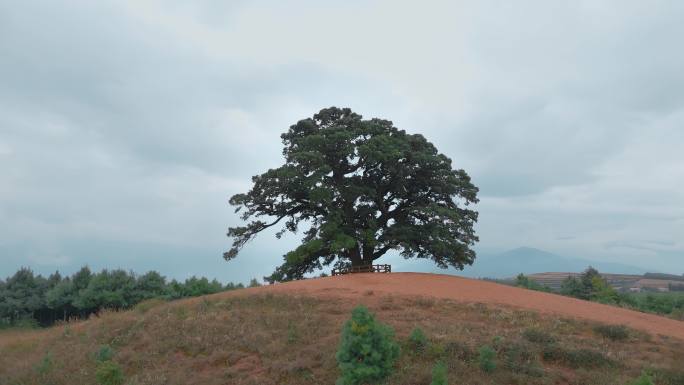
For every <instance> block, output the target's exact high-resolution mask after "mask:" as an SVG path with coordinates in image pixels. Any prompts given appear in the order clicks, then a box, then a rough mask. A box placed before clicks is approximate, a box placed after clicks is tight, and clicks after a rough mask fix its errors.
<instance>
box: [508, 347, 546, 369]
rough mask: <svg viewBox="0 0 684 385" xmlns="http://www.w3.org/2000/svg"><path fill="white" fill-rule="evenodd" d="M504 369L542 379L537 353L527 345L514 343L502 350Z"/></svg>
mask: <svg viewBox="0 0 684 385" xmlns="http://www.w3.org/2000/svg"><path fill="white" fill-rule="evenodd" d="M504 354H505V361H504V367H505V368H506V369H508V370H509V371H511V372H514V373H522V374H525V375H528V376H531V377H542V376H543V375H544V369H543V368H542V367H541V366H540V365H539V363H538V358H537V356H538V353H537V351H536V350H535V349H534V346H532V345H530V344H529V343H514V344H511V345H509V346H506V347H505V349H504Z"/></svg>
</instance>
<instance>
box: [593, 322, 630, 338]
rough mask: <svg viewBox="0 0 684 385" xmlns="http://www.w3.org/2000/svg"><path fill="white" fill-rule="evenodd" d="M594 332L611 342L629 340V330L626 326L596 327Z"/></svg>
mask: <svg viewBox="0 0 684 385" xmlns="http://www.w3.org/2000/svg"><path fill="white" fill-rule="evenodd" d="M594 332H595V333H596V334H598V335H600V336H603V337H605V338H608V339H610V340H611V341H622V340H626V339H627V338H629V330H628V329H627V327H626V326H624V325H598V326H596V327H594Z"/></svg>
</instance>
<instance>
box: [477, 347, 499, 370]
mask: <svg viewBox="0 0 684 385" xmlns="http://www.w3.org/2000/svg"><path fill="white" fill-rule="evenodd" d="M478 353H479V355H478V362H479V365H480V369H482V371H483V372H485V373H491V372H493V371H494V369H496V362H495V361H494V357H496V352H495V351H494V349H492V348H491V347H490V346H488V345H484V346H482V347H480V349H479V350H478Z"/></svg>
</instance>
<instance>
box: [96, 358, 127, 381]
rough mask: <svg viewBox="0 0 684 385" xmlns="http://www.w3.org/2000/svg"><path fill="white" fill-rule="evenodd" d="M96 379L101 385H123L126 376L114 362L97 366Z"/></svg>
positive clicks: (106, 362) (105, 362)
mask: <svg viewBox="0 0 684 385" xmlns="http://www.w3.org/2000/svg"><path fill="white" fill-rule="evenodd" d="M95 377H96V378H97V382H99V383H100V385H122V384H123V383H124V375H123V371H122V370H121V367H120V366H119V365H117V364H116V363H114V362H113V361H104V362H101V363H100V364H99V365H98V366H97V371H96V372H95Z"/></svg>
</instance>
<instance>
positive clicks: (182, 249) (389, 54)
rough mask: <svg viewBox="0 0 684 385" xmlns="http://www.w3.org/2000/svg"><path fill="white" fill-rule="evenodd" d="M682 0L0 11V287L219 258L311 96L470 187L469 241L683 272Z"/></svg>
mask: <svg viewBox="0 0 684 385" xmlns="http://www.w3.org/2000/svg"><path fill="white" fill-rule="evenodd" d="M682 20H684V2H682V1H669V2H668V1H624V0H620V1H596V0H589V1H548V0H541V1H516V2H501V1H492V2H489V1H470V2H456V1H443V2H430V1H421V2H411V3H409V2H399V1H396V0H388V1H374V2H373V1H349V0H348V1H340V2H322V1H302V2H294V1H288V2H282V1H272V2H270V1H265V2H261V1H253V2H247V1H244V2H243V1H218V0H217V1H204V2H200V1H193V2H187V1H159V2H156V1H140V0H132V1H111V2H108V1H95V2H94V1H45V2H41V1H12V0H0V277H5V276H7V275H9V274H11V273H13V272H14V271H15V270H16V269H17V268H19V267H20V266H30V267H32V268H33V269H34V270H36V271H38V272H41V273H46V272H50V271H53V270H55V269H60V271H63V272H67V273H71V272H73V271H74V270H76V269H77V268H78V267H80V266H81V265H83V264H88V265H90V266H91V268H93V269H100V268H104V267H107V268H117V267H121V268H125V269H133V270H135V271H138V272H142V271H146V270H149V269H155V270H158V271H160V272H162V273H163V274H165V275H167V276H169V277H176V278H185V277H187V276H190V275H193V274H196V275H203V276H208V277H217V278H219V279H221V280H224V281H225V280H236V281H247V280H248V279H249V278H250V277H262V276H264V275H267V274H269V273H270V272H272V270H273V268H274V267H275V266H276V265H278V264H280V263H281V258H282V254H283V253H285V252H286V251H288V250H289V249H291V248H292V247H293V246H295V245H296V243H297V241H298V236H289V237H285V238H284V239H283V240H276V239H275V238H274V237H273V236H272V235H271V234H264V235H262V236H260V237H258V238H257V239H256V240H255V241H254V242H252V243H250V244H249V245H248V246H247V247H246V248H245V249H244V250H243V252H242V253H241V255H240V256H239V257H238V258H237V259H236V260H234V261H231V262H225V261H223V259H222V257H221V255H222V253H223V252H224V251H225V250H227V249H228V248H229V245H230V241H229V239H228V238H226V236H225V232H226V230H227V228H228V227H229V226H231V225H235V224H237V223H238V218H237V216H236V215H234V214H233V211H232V209H231V208H230V207H229V205H228V203H227V200H228V197H229V196H230V195H232V194H235V193H238V192H244V191H246V190H247V189H248V188H249V186H250V177H251V176H252V175H255V174H259V173H261V172H263V171H265V170H266V169H268V168H269V167H277V166H278V165H280V164H281V163H282V158H281V149H282V146H281V143H280V137H279V135H280V133H282V132H284V131H285V130H286V129H287V128H288V127H289V125H290V124H293V123H295V122H296V121H297V120H299V119H302V118H305V117H308V116H311V115H312V114H313V113H315V112H317V111H318V110H320V109H321V108H324V107H329V106H333V105H334V106H339V107H351V108H352V109H353V110H354V111H355V112H357V113H360V114H362V115H363V116H364V117H366V118H371V117H380V118H386V119H390V120H392V121H393V122H394V123H395V125H396V126H397V127H399V128H401V129H405V130H407V131H409V132H411V133H421V134H423V135H425V136H426V137H427V138H428V140H430V141H432V142H433V143H434V144H435V145H436V146H437V148H438V149H439V150H440V151H441V152H443V153H445V154H446V155H447V156H449V157H451V158H452V160H453V162H454V165H455V166H456V167H458V168H464V169H465V170H466V171H467V172H468V173H469V174H470V175H471V176H472V178H473V182H474V183H475V184H476V185H477V186H479V187H480V189H481V194H480V198H481V202H480V204H479V205H477V209H478V211H479V212H480V221H479V223H478V225H477V231H478V234H479V236H480V239H481V242H480V245H479V246H478V249H479V250H482V251H483V252H495V251H503V250H506V249H510V248H515V247H518V246H531V247H537V248H541V249H544V250H548V251H551V252H555V253H558V254H562V255H567V256H577V257H582V258H588V259H595V260H603V261H620V262H623V263H627V264H632V265H637V266H643V267H647V268H651V270H661V271H672V272H676V273H678V274H681V273H683V272H684V70H683V69H684V49H682V44H683V43H682V39H683V37H684V23H683V22H682Z"/></svg>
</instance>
